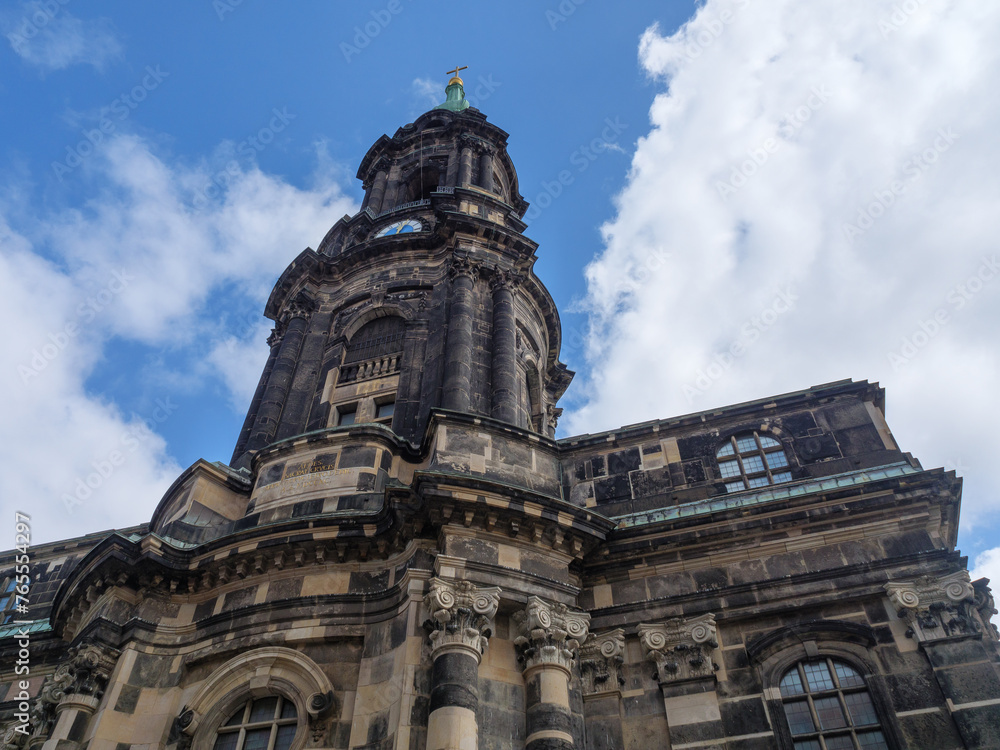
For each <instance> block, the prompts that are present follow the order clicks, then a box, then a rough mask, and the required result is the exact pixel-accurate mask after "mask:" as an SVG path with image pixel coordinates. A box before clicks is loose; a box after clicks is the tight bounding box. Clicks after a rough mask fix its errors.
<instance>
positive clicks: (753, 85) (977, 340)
mask: <svg viewBox="0 0 1000 750" xmlns="http://www.w3.org/2000/svg"><path fill="white" fill-rule="evenodd" d="M910 6H913V10H912V12H911V13H907V12H906V10H904V8H906V9H908V8H910ZM998 27H1000V6H993V5H984V4H981V3H976V2H974V1H973V0H956V1H954V2H948V1H947V0H925V1H924V2H921V3H919V4H918V3H916V2H914V3H909V4H906V3H903V4H900V3H898V2H895V1H894V0H879V1H878V2H872V1H871V0H817V1H815V2H810V3H800V2H795V1H794V0H780V1H775V2H769V3H753V4H751V3H749V2H748V0H735V2H733V1H728V2H727V1H724V0H708V2H706V3H705V4H704V5H703V6H701V7H700V8H699V10H698V12H697V14H696V15H695V16H694V18H693V19H692V20H691V21H690V22H689V23H688V24H686V25H685V26H684V27H683V28H681V29H680V30H679V31H678V32H677V33H676V34H674V35H672V36H669V37H667V36H664V35H663V34H661V33H660V31H659V30H658V29H657V28H656V27H653V28H651V29H649V30H647V32H646V33H645V34H644V35H643V37H642V40H641V43H640V61H641V63H642V65H643V66H644V68H645V70H646V71H647V72H648V74H649V75H650V76H652V77H653V78H654V79H655V80H656V81H659V82H662V83H664V84H667V86H668V88H667V90H666V91H665V92H664V93H661V94H659V95H658V96H657V97H656V99H655V101H654V103H653V105H652V107H651V110H650V119H651V129H650V131H649V132H648V133H647V134H646V135H645V136H643V137H642V138H640V139H639V141H638V143H637V144H636V151H635V155H634V158H633V162H632V168H631V171H630V174H629V179H628V183H627V185H626V187H625V189H624V190H623V191H622V193H621V194H620V195H618V196H617V198H616V209H617V213H616V216H615V217H614V219H613V220H611V221H610V222H608V223H607V224H606V225H605V226H604V227H603V235H604V244H605V247H604V250H603V251H602V253H601V254H600V255H599V257H598V258H596V259H595V260H594V261H593V262H592V263H591V264H590V265H589V266H588V269H587V283H588V292H587V296H586V298H585V299H584V300H583V306H584V307H585V308H587V309H589V310H590V313H591V322H592V331H591V334H590V336H589V339H588V342H587V344H588V348H587V356H588V359H589V361H590V363H591V365H592V368H593V369H592V373H591V377H590V378H589V380H588V381H586V382H584V383H583V384H582V385H583V388H582V389H581V390H580V391H578V393H581V394H582V396H579V397H578V401H579V403H578V406H579V408H577V409H576V410H575V411H573V412H572V413H568V414H567V418H565V419H564V427H565V429H566V430H567V431H568V432H569V433H578V432H593V431H596V430H600V429H610V428H613V427H616V426H618V425H622V424H627V423H630V422H637V421H642V420H646V419H649V418H651V417H653V416H663V417H666V416H670V415H676V414H682V413H687V412H691V411H698V410H701V409H706V408H711V407H715V406H720V405H724V404H729V403H737V402H740V401H744V400H748V399H754V398H760V397H763V396H766V395H772V394H777V393H781V392H786V391H792V390H798V389H801V388H805V387H808V386H811V385H815V384H818V383H822V382H828V381H832V380H838V379H841V378H847V377H850V378H854V379H864V378H867V379H869V380H873V381H874V380H879V381H880V382H881V383H882V384H883V385H884V386H885V387H886V388H887V399H888V410H887V411H888V414H887V417H888V421H889V424H890V426H891V427H892V428H893V430H894V432H895V434H896V437H897V439H898V440H899V442H900V443H901V444H902V446H903V449H904V450H908V451H912V452H913V453H914V454H915V455H916V456H917V457H919V458H920V459H921V460H922V461H923V462H924V465H925V466H939V465H942V464H946V463H950V464H954V465H957V466H959V467H964V468H967V469H968V474H967V476H966V484H965V500H964V506H963V524H964V526H965V528H967V529H968V528H973V525H974V524H976V523H979V522H981V521H983V520H984V519H986V518H987V517H988V514H989V513H991V512H995V511H997V510H998V509H1000V507H998V505H997V503H996V500H994V499H993V498H996V497H998V496H1000V493H998V492H997V489H1000V487H997V486H996V480H995V473H994V472H991V471H990V466H991V464H992V462H993V455H992V445H993V443H994V442H995V434H996V430H995V424H994V415H996V414H997V413H998V411H1000V390H998V389H997V388H996V373H997V372H998V370H1000V339H998V338H997V336H996V324H995V322H996V320H997V319H998V317H1000V269H998V268H996V262H997V255H996V242H995V238H996V233H997V231H996V230H997V223H998V222H997V218H996V216H997V214H996V206H997V205H998V199H1000V183H998V182H997V180H996V170H995V164H996V162H997V146H996V138H995V134H996V132H997V130H998V128H1000V101H998V100H997V98H996V97H995V96H992V95H991V92H992V91H993V90H994V88H995V81H996V80H997V77H998V75H1000V64H998V50H997V47H996V45H995V43H994V40H995V39H996V36H997V33H998V30H1000V28H998ZM977 274H979V275H981V276H982V277H983V278H988V280H987V281H985V282H983V281H981V280H979V279H977V278H976V276H977ZM970 280H971V281H970ZM973 290H978V291H973ZM939 310H940V311H943V312H941V313H938V311H939ZM936 313H938V314H939V315H941V316H942V320H943V321H944V322H943V323H942V322H941V321H940V320H939V321H935V319H934V316H935V314H936ZM925 329H926V330H925ZM927 331H930V333H927ZM735 344H741V345H743V349H744V351H742V352H741V353H740V354H738V356H735V357H732V356H727V352H731V351H732V347H733V345H735ZM737 351H740V349H739V347H737ZM890 354H895V355H896V356H895V357H893V358H890ZM577 387H578V388H580V384H578V386H577Z"/></svg>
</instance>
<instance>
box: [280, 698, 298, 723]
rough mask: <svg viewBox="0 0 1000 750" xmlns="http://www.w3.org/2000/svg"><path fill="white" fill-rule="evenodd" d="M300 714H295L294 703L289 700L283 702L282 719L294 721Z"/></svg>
mask: <svg viewBox="0 0 1000 750" xmlns="http://www.w3.org/2000/svg"><path fill="white" fill-rule="evenodd" d="M297 715H298V714H296V713H295V704H294V703H292V702H291V701H290V700H288V699H287V698H286V699H284V700H283V701H281V718H282V719H294V718H295V717H296V716H297Z"/></svg>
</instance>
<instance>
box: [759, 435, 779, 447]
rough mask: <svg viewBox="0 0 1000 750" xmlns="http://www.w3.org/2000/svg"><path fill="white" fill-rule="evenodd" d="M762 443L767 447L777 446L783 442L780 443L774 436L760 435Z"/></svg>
mask: <svg viewBox="0 0 1000 750" xmlns="http://www.w3.org/2000/svg"><path fill="white" fill-rule="evenodd" d="M760 444H761V445H762V446H764V447H765V448H776V447H778V446H779V445H781V443H779V442H778V441H777V440H775V439H774V438H773V437H768V436H767V435H761V436H760Z"/></svg>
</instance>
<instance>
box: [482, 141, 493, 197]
mask: <svg viewBox="0 0 1000 750" xmlns="http://www.w3.org/2000/svg"><path fill="white" fill-rule="evenodd" d="M479 186H480V187H481V188H482V189H483V190H488V191H490V192H491V193H492V192H493V149H492V148H489V147H484V148H483V152H482V153H481V154H480V155H479Z"/></svg>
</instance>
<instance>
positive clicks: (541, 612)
mask: <svg viewBox="0 0 1000 750" xmlns="http://www.w3.org/2000/svg"><path fill="white" fill-rule="evenodd" d="M514 623H515V625H516V626H517V633H518V635H517V637H516V638H515V639H514V645H515V646H516V647H517V648H518V649H519V650H520V655H521V658H522V659H523V661H524V668H525V670H529V669H532V668H533V667H536V666H540V665H549V666H557V667H560V668H562V669H564V670H566V672H567V673H572V670H573V662H574V660H575V659H576V651H577V649H579V648H580V644H581V643H583V642H584V641H585V640H586V639H587V632H588V629H589V628H590V615H588V614H587V613H586V612H576V611H573V610H570V609H569V607H567V606H566V605H565V604H559V603H556V604H550V603H548V602H546V601H543V600H542V599H539V598H538V597H537V596H531V597H528V605H527V606H526V607H525V608H524V610H522V611H521V612H518V613H516V614H515V615H514Z"/></svg>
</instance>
